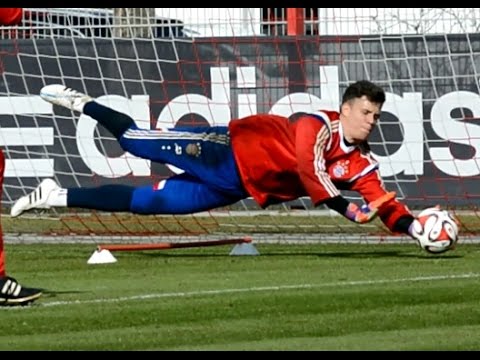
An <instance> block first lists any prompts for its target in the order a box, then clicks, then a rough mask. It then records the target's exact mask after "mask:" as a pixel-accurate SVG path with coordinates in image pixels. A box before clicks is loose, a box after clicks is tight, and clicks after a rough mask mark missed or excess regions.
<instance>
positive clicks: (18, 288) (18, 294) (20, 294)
mask: <svg viewBox="0 0 480 360" xmlns="http://www.w3.org/2000/svg"><path fill="white" fill-rule="evenodd" d="M41 295H42V290H40V289H34V288H27V287H24V286H22V285H20V284H19V283H18V281H17V280H15V279H14V278H12V277H10V276H7V277H4V278H0V306H21V305H28V304H30V303H32V302H33V301H35V300H37V299H38V298H39V297H40V296H41Z"/></svg>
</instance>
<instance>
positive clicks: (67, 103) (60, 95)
mask: <svg viewBox="0 0 480 360" xmlns="http://www.w3.org/2000/svg"><path fill="white" fill-rule="evenodd" d="M40 97H41V98H42V99H43V100H45V101H48V102H49V103H52V104H54V105H60V106H63V107H65V108H67V109H70V110H73V111H78V112H82V111H83V107H84V105H85V104H86V103H87V102H90V101H93V98H92V97H90V96H88V95H86V94H83V93H81V92H78V91H76V90H73V89H71V88H67V87H66V86H64V85H60V84H54V85H47V86H44V87H43V88H42V90H40Z"/></svg>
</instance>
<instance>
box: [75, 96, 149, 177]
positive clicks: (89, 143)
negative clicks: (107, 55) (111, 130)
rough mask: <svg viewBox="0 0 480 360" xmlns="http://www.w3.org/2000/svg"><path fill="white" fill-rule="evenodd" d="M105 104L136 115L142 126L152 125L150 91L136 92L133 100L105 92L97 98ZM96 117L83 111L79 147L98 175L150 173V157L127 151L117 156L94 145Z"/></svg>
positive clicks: (113, 175) (79, 123)
mask: <svg viewBox="0 0 480 360" xmlns="http://www.w3.org/2000/svg"><path fill="white" fill-rule="evenodd" d="M96 101H97V102H98V103H100V104H102V105H105V106H108V107H111V108H112V109H114V110H117V111H120V112H123V113H125V114H127V115H129V116H131V117H132V118H133V119H135V122H136V123H137V125H138V126H139V127H141V128H150V110H149V105H148V102H149V96H148V95H134V96H132V100H128V99H125V98H124V97H122V96H119V95H104V96H100V97H99V98H97V99H96ZM96 127H97V121H96V120H94V119H92V118H91V117H90V116H88V115H85V114H82V115H81V116H80V119H79V121H78V125H77V144H78V151H79V153H80V156H81V157H82V159H83V161H84V162H85V164H86V165H87V166H88V167H89V168H90V169H91V170H92V171H93V172H94V173H95V174H97V175H100V176H104V177H108V178H116V177H122V176H126V175H129V174H133V175H135V176H150V174H151V172H150V160H145V159H140V158H138V157H135V156H133V155H131V154H130V153H124V154H123V155H120V156H119V157H116V158H111V157H107V156H105V155H104V154H102V153H101V152H100V151H99V150H98V148H97V146H96V145H95V136H94V133H95V128H96Z"/></svg>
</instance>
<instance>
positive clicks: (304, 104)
mask: <svg viewBox="0 0 480 360" xmlns="http://www.w3.org/2000/svg"><path fill="white" fill-rule="evenodd" d="M338 71H339V69H338V67H337V66H319V74H320V94H321V97H317V96H315V95H311V94H309V93H300V92H297V93H293V94H288V95H286V96H283V97H282V98H280V99H278V100H277V101H276V102H275V103H274V104H273V105H272V107H271V108H270V110H269V113H271V114H277V115H284V116H290V115H292V114H294V113H296V112H300V111H306V112H308V111H316V110H318V109H330V110H337V109H338V108H339V106H340V101H341V100H340V97H339V96H340V94H339V85H340V84H339V72H338ZM236 75H237V76H236V77H237V83H236V86H237V88H239V89H253V90H256V87H257V85H256V68H255V67H253V66H241V67H237V68H236ZM210 76H211V85H210V94H211V95H210V96H211V97H207V96H205V95H201V94H183V95H180V96H177V97H175V98H174V99H172V100H171V101H170V102H169V103H167V104H166V105H165V107H164V108H163V109H162V111H161V112H160V114H159V116H158V119H157V124H156V127H157V128H166V127H174V126H175V124H176V123H177V122H178V121H179V120H180V119H181V118H182V117H184V116H185V115H188V114H197V115H200V116H202V117H203V118H204V119H205V120H206V121H207V122H208V123H209V124H210V125H226V124H228V123H229V122H230V120H231V118H232V110H231V102H230V97H231V95H230V92H231V84H230V74H229V69H228V68H227V67H211V68H210ZM386 96H387V98H386V102H385V104H384V107H383V110H384V111H386V112H389V113H391V114H393V115H395V116H396V117H397V118H398V120H399V122H400V123H401V125H402V127H403V130H404V133H403V141H402V143H401V144H400V147H399V148H398V149H397V150H396V151H395V152H394V153H392V154H389V155H387V156H380V155H377V154H374V155H375V157H376V158H377V159H378V160H379V163H380V172H381V174H382V176H384V177H390V176H395V175H398V174H405V175H423V173H424V128H423V121H424V120H423V119H424V114H423V99H422V94H421V93H419V92H406V93H403V94H402V95H397V94H393V93H389V92H387V93H386ZM97 101H98V102H100V103H102V104H104V105H107V106H109V107H112V108H113V109H115V110H117V111H121V112H123V113H125V114H128V115H130V116H132V118H134V119H135V121H136V122H137V124H138V126H139V127H141V128H149V127H150V107H149V95H133V96H132V98H131V100H129V99H127V98H125V97H122V96H118V95H104V96H101V97H99V98H98V99H97ZM257 101H258V100H257V94H255V93H248V94H245V93H243V94H238V97H237V106H238V108H237V113H238V116H239V117H244V116H247V115H253V114H256V113H257V112H258V104H257ZM458 108H464V109H469V110H470V111H471V112H472V113H473V114H474V116H476V117H479V116H480V96H479V95H478V94H476V93H472V92H468V91H454V92H450V93H447V94H445V95H443V96H441V97H440V98H438V99H437V100H436V102H435V103H434V104H433V107H432V110H431V114H430V119H431V124H432V129H433V131H434V132H435V133H436V135H438V136H439V137H440V138H442V139H444V140H445V141H449V142H450V143H456V144H463V145H467V146H470V147H473V148H474V149H475V151H476V152H477V153H478V151H480V127H479V126H478V125H475V124H468V123H466V122H464V121H459V120H455V119H453V118H452V117H451V112H452V110H454V109H458ZM0 114H3V115H16V114H18V115H20V114H53V112H52V105H51V104H48V103H47V102H45V101H43V100H42V99H41V98H40V97H39V96H16V97H0ZM59 126H60V125H59ZM97 126H98V124H97V122H96V121H95V120H93V119H92V118H90V117H89V116H86V115H81V116H80V118H79V121H78V124H77V133H76V140H77V146H78V151H79V154H80V156H81V157H82V159H83V161H84V162H85V164H86V165H87V166H88V167H89V168H90V169H91V170H92V172H93V173H95V174H97V175H100V176H104V177H108V178H114V177H123V176H126V175H129V174H132V175H134V176H150V175H151V171H150V166H151V164H150V161H148V160H145V159H140V158H137V157H135V156H133V155H131V154H129V153H124V154H122V155H121V156H118V157H114V158H112V157H108V156H106V155H105V151H99V149H98V148H97V143H96V142H95V129H96V127H97ZM0 145H4V146H15V145H20V146H22V145H23V146H29V145H32V146H33V145H44V146H46V145H53V127H52V128H40V129H37V128H27V127H25V128H19V129H16V130H15V131H14V132H13V133H12V130H11V129H8V128H6V129H2V128H0ZM101 146H103V144H102V145H101ZM180 150H181V149H180ZM180 150H178V149H177V150H176V151H180ZM428 150H429V152H430V156H431V159H432V163H433V164H434V165H435V166H436V167H437V168H438V169H439V170H441V171H442V172H444V173H445V174H448V175H451V176H476V175H479V174H480V161H479V159H478V158H477V157H472V158H470V159H457V158H455V157H454V156H453V154H452V153H451V151H450V148H449V147H448V145H446V146H442V147H431V148H429V149H428ZM66 155H68V154H66ZM170 168H171V169H172V170H174V172H177V173H178V172H181V170H180V169H176V168H174V167H172V166H170ZM53 175H54V163H53V160H51V159H45V158H43V159H7V161H6V174H5V176H7V177H12V176H16V177H28V176H35V177H51V176H53Z"/></svg>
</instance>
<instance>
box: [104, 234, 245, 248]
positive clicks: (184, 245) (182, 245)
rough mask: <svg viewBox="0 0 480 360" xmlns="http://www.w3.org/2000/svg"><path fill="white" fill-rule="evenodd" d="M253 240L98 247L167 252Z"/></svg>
mask: <svg viewBox="0 0 480 360" xmlns="http://www.w3.org/2000/svg"><path fill="white" fill-rule="evenodd" d="M250 242H252V238H251V237H249V236H246V237H243V238H238V239H223V240H210V241H189V242H160V243H152V244H112V245H109V244H107V245H98V251H102V250H109V251H136V250H166V249H179V248H193V247H206V246H219V245H229V244H242V243H250Z"/></svg>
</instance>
